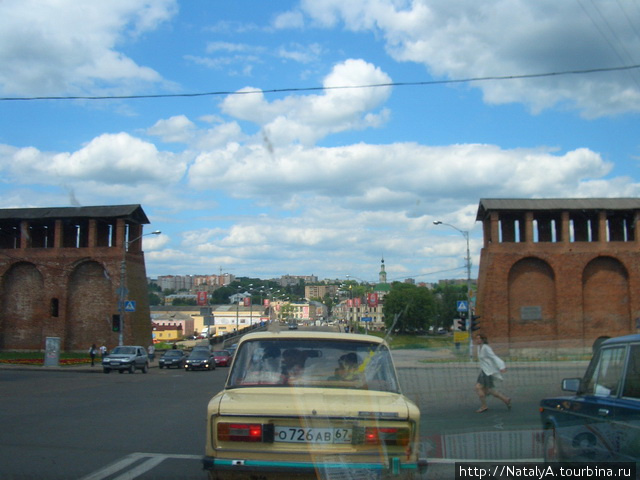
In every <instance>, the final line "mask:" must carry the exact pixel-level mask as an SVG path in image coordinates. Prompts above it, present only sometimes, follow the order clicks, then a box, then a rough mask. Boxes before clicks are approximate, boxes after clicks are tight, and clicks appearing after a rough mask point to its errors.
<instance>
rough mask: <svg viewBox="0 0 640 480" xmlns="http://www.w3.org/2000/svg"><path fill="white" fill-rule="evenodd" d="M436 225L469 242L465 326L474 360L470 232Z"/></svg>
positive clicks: (470, 353)
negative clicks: (459, 234) (450, 230)
mask: <svg viewBox="0 0 640 480" xmlns="http://www.w3.org/2000/svg"><path fill="white" fill-rule="evenodd" d="M433 224H434V225H446V226H447V227H451V228H453V229H454V230H457V231H458V232H460V233H461V234H462V236H463V237H464V239H465V240H466V242H467V257H466V259H465V263H466V267H467V319H466V322H465V326H466V329H467V332H468V333H469V358H471V359H473V335H472V333H473V332H472V331H471V315H472V313H471V253H470V250H469V231H468V230H461V229H459V228H458V227H456V226H454V225H451V224H449V223H443V222H441V221H439V220H436V221H435V222H433Z"/></svg>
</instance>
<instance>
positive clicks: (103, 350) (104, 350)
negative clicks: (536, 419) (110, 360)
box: [100, 345, 107, 360]
mask: <svg viewBox="0 0 640 480" xmlns="http://www.w3.org/2000/svg"><path fill="white" fill-rule="evenodd" d="M100 356H101V357H102V359H103V360H104V357H106V356H107V347H105V346H104V345H102V346H101V347H100Z"/></svg>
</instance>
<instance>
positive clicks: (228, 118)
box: [0, 0, 640, 282]
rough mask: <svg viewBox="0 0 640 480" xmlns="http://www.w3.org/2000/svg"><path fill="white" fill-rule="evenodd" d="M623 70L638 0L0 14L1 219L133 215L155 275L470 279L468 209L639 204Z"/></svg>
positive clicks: (223, 5)
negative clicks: (514, 201) (102, 211)
mask: <svg viewBox="0 0 640 480" xmlns="http://www.w3.org/2000/svg"><path fill="white" fill-rule="evenodd" d="M639 64H640V0H565V1H561V2H559V1H558V0H536V1H530V0H483V1H481V2H478V1H477V0H447V1H441V0H413V1H412V0H367V1H365V0H349V1H348V2H345V1H344V0H340V1H339V0H301V1H287V0H282V1H277V2H270V1H264V0H238V1H235V2H229V1H222V0H183V1H178V0H110V1H108V2H89V1H83V2H78V1H77V0H2V1H0V98H1V99H0V208H29V207H49V206H56V207H64V206H96V205H123V204H140V205H141V206H142V208H143V209H144V211H145V213H146V214H147V216H148V218H149V220H150V224H149V225H147V226H145V233H150V232H151V231H154V230H160V231H161V232H162V233H161V234H160V235H146V236H145V237H144V239H143V240H144V242H143V248H144V251H145V259H146V266H147V274H148V276H152V277H155V276H158V275H195V274H203V275H207V274H219V273H221V272H222V273H231V274H234V275H236V276H248V277H257V278H263V279H269V278H277V277H280V276H282V275H316V276H318V277H319V278H320V279H324V278H331V279H347V278H351V279H356V280H359V281H376V280H377V279H378V272H379V271H380V263H381V259H382V258H384V261H385V266H386V271H387V276H388V280H390V281H394V280H400V281H402V280H404V279H406V278H413V279H415V280H416V281H420V282H436V281H438V280H439V279H446V278H466V269H465V265H466V246H467V245H466V240H465V234H464V232H468V234H469V235H468V237H469V247H470V256H471V263H472V267H473V272H472V275H473V276H474V277H475V275H476V272H477V266H478V263H479V258H480V251H481V248H482V227H481V224H480V223H479V222H476V214H477V210H478V204H479V201H480V199H482V198H578V197H581V198H582V197H636V196H638V195H639V194H640V185H639V183H638V179H639V178H640V175H639V172H638V162H639V160H640V135H639V130H640V129H639V127H640V115H639V113H640V68H638V67H637V66H638V65H639ZM434 221H441V222H443V224H442V225H437V226H436V225H434V223H433V222H434Z"/></svg>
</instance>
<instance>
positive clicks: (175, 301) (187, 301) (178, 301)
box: [171, 297, 198, 307]
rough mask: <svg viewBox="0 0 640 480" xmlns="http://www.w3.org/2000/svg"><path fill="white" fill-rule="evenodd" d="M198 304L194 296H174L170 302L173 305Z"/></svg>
mask: <svg viewBox="0 0 640 480" xmlns="http://www.w3.org/2000/svg"><path fill="white" fill-rule="evenodd" d="M197 304H198V302H197V301H196V299H195V298H180V297H177V298H174V299H173V301H172V302H171V305H173V306H176V307H178V306H180V307H182V306H196V305H197Z"/></svg>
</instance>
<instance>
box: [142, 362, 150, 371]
mask: <svg viewBox="0 0 640 480" xmlns="http://www.w3.org/2000/svg"><path fill="white" fill-rule="evenodd" d="M148 371H149V364H148V363H145V364H144V367H142V373H147V372H148Z"/></svg>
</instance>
